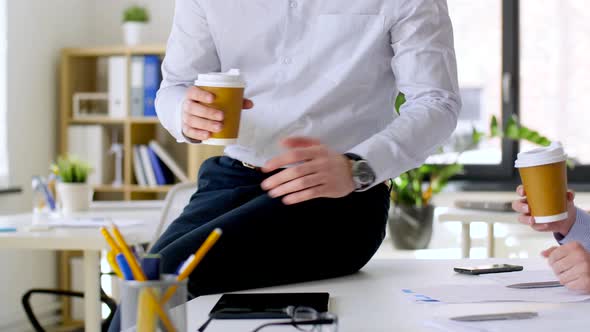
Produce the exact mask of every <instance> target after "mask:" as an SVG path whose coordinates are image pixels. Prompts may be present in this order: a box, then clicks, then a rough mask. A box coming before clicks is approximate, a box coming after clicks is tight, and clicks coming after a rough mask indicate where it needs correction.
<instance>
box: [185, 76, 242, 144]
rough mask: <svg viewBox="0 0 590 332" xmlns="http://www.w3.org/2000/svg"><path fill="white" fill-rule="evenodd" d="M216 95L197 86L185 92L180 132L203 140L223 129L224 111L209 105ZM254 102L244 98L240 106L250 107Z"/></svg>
mask: <svg viewBox="0 0 590 332" xmlns="http://www.w3.org/2000/svg"><path fill="white" fill-rule="evenodd" d="M215 98H216V96H215V95H214V94H213V93H211V92H208V91H205V90H203V89H201V88H200V87H197V86H191V87H189V88H188V90H187V92H186V99H185V100H184V103H183V105H182V133H183V134H184V136H186V137H187V138H190V139H194V140H199V141H205V140H207V139H209V138H210V137H211V135H212V134H213V133H218V132H220V131H221V130H222V129H223V120H224V112H223V111H221V110H219V109H216V108H214V107H211V106H210V104H212V103H213V102H214V101H215ZM252 107H254V103H253V102H252V101H251V100H249V99H244V101H243V104H242V108H243V109H250V108H252Z"/></svg>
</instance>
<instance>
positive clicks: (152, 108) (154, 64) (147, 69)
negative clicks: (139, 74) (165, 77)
mask: <svg viewBox="0 0 590 332" xmlns="http://www.w3.org/2000/svg"><path fill="white" fill-rule="evenodd" d="M143 65H144V67H143V99H144V105H143V107H144V108H143V115H144V116H156V105H155V101H156V93H157V92H158V89H159V88H160V83H161V82H162V72H161V69H160V57H159V56H157V55H146V56H145V57H144V64H143Z"/></svg>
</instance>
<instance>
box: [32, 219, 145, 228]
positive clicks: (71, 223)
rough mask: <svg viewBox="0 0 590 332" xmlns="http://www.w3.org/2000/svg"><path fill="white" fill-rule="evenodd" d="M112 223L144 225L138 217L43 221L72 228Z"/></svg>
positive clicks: (126, 225) (118, 224) (121, 225)
mask: <svg viewBox="0 0 590 332" xmlns="http://www.w3.org/2000/svg"><path fill="white" fill-rule="evenodd" d="M111 223H114V224H115V225H117V227H129V226H138V225H143V224H145V222H144V221H143V220H137V219H110V218H63V219H55V220H47V221H44V222H42V224H43V225H47V226H50V227H70V228H77V227H81V228H99V227H102V226H105V227H106V226H109V225H110V224H111Z"/></svg>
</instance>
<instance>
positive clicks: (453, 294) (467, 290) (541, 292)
mask: <svg viewBox="0 0 590 332" xmlns="http://www.w3.org/2000/svg"><path fill="white" fill-rule="evenodd" d="M412 290H413V291H414V293H415V294H420V295H424V296H427V297H429V298H431V299H434V300H438V301H440V302H444V303H478V302H544V303H567V302H581V301H585V300H588V299H590V295H584V294H579V293H576V292H574V291H570V290H568V289H567V288H565V287H552V288H535V289H515V288H508V287H506V286H504V285H500V284H485V285H439V286H431V287H424V288H414V289H412Z"/></svg>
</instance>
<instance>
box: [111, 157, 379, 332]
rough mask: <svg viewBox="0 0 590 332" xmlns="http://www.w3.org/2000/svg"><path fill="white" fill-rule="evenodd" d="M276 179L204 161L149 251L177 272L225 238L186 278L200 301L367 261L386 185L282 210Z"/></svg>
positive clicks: (337, 272)
mask: <svg viewBox="0 0 590 332" xmlns="http://www.w3.org/2000/svg"><path fill="white" fill-rule="evenodd" d="M273 174H274V173H273ZM271 175H272V174H264V173H261V172H259V171H256V170H252V169H249V168H247V167H244V166H243V165H242V164H241V163H240V162H239V161H237V160H235V159H232V158H229V157H215V158H211V159H209V160H207V161H206V162H205V163H204V164H203V165H202V166H201V169H200V172H199V183H198V190H197V192H196V193H195V194H193V196H192V197H191V199H190V201H189V203H188V205H187V206H186V207H185V209H184V211H183V212H182V214H181V215H180V217H178V219H176V220H175V221H174V222H173V223H172V224H171V225H170V226H169V227H168V229H167V230H166V231H165V232H164V234H163V235H162V236H161V237H160V239H159V240H158V241H157V243H156V244H155V246H154V247H153V249H152V252H157V253H159V254H161V255H162V261H163V271H164V272H165V273H172V272H174V271H175V270H176V268H177V267H178V265H179V264H180V263H181V262H182V261H183V260H185V259H186V258H187V257H188V256H189V255H190V254H192V253H194V252H195V250H196V249H197V248H198V247H199V246H200V245H201V244H202V243H203V241H204V240H205V238H206V237H207V236H208V235H209V233H211V231H213V230H214V229H215V228H217V227H219V228H221V229H222V230H223V235H222V236H221V238H220V240H219V242H218V243H217V244H216V245H215V246H214V247H213V249H212V250H211V251H210V252H209V254H208V255H207V256H206V257H205V259H203V261H202V262H201V264H200V265H199V266H198V267H197V268H196V269H195V271H194V272H193V273H192V274H191V276H190V279H189V284H188V285H189V286H188V287H189V292H190V293H191V294H193V295H195V296H199V295H205V294H213V293H222V292H230V291H237V290H243V289H251V288H258V287H267V286H273V285H279V284H287V283H294V282H301V281H308V280H318V279H324V278H331V277H337V276H342V275H346V274H351V273H354V272H356V271H358V270H359V269H361V268H362V267H363V266H364V265H365V264H366V263H367V262H368V261H369V259H370V258H371V257H372V256H373V254H374V253H375V251H376V250H377V249H378V247H379V245H380V244H381V242H382V240H383V237H384V235H385V224H386V221H387V212H388V209H389V190H388V188H387V186H386V185H384V184H379V185H377V186H375V187H373V188H371V189H369V190H367V191H365V192H358V193H357V192H355V193H352V194H350V195H348V196H346V197H343V198H338V199H330V198H320V199H314V200H311V201H307V202H303V203H299V204H295V205H284V204H283V203H282V202H281V200H280V198H271V197H269V196H268V195H267V193H266V192H265V191H263V190H262V189H261V188H260V183H261V182H262V181H263V180H264V179H266V178H267V177H269V176H271ZM123 301H124V299H123ZM118 316H119V315H118V314H117V315H116V317H115V319H114V321H113V323H112V324H111V328H110V331H118V326H119V320H118V319H119V318H118Z"/></svg>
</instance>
